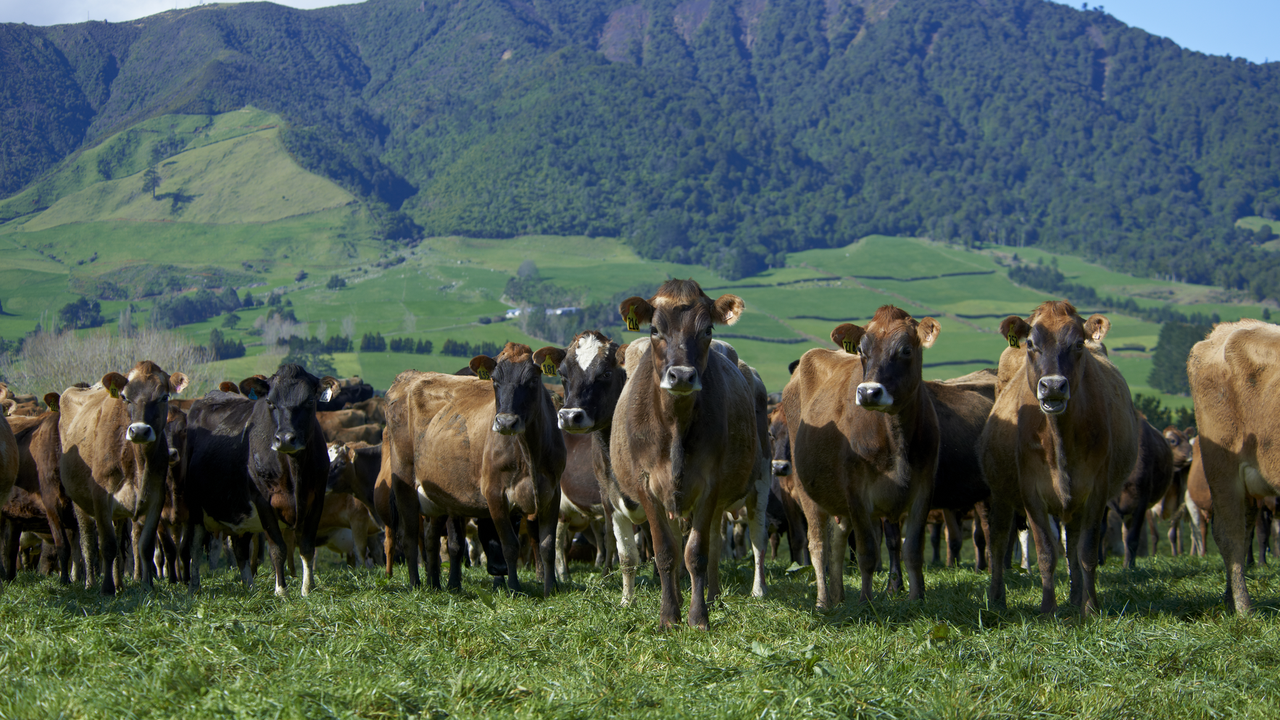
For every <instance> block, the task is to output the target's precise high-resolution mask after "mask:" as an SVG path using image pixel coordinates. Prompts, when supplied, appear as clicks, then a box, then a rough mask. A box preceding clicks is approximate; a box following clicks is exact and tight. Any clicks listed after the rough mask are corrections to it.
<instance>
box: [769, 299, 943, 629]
mask: <svg viewBox="0 0 1280 720" xmlns="http://www.w3.org/2000/svg"><path fill="white" fill-rule="evenodd" d="M939 332H941V327H940V326H939V325H938V322H937V321H936V320H934V319H933V318H925V319H923V320H920V321H916V320H915V319H914V318H912V317H911V316H910V315H908V314H907V313H906V312H905V311H903V310H901V309H899V308H896V307H893V306H892V305H886V306H884V307H881V308H880V309H879V310H877V311H876V314H875V316H874V317H873V318H872V319H871V322H869V323H868V324H867V326H866V327H865V328H862V327H858V326H857V325H853V324H849V323H846V324H844V325H841V326H839V327H837V328H836V329H835V330H834V331H833V332H832V333H831V338H832V340H833V341H834V342H835V343H836V344H837V345H839V346H842V347H843V350H826V349H823V348H815V349H813V350H810V351H809V352H807V353H805V354H804V356H803V357H802V358H800V365H799V366H798V367H796V371H795V373H794V374H793V375H792V376H791V381H790V382H788V383H787V387H786V388H785V389H784V390H783V393H782V406H783V408H784V411H785V412H786V416H787V421H788V423H787V425H788V431H789V432H790V434H791V448H792V467H793V468H794V472H795V475H796V478H797V479H798V480H799V482H800V484H801V485H802V486H803V487H804V489H805V492H806V494H808V496H809V497H810V498H811V499H812V505H811V504H808V503H805V516H806V519H807V520H808V524H809V554H810V556H811V557H812V558H813V566H814V570H815V571H816V575H817V584H818V599H817V604H818V607H820V608H830V607H832V606H834V605H835V604H838V603H839V602H842V601H843V599H844V597H843V596H844V586H843V582H842V574H843V567H844V553H843V551H842V548H843V547H844V545H845V542H846V541H847V537H848V534H849V531H850V530H852V531H853V532H854V533H855V535H856V540H857V548H858V568H859V570H860V571H861V574H862V589H861V593H860V597H861V599H862V600H863V601H870V600H871V576H872V573H873V572H874V571H875V568H876V564H877V561H878V560H879V555H880V545H879V542H878V538H877V537H876V534H875V530H876V528H877V527H878V526H879V525H880V522H881V519H882V518H883V519H885V520H888V521H889V522H891V523H896V522H904V526H903V533H902V536H903V541H904V547H903V550H904V555H905V558H906V566H907V577H908V581H909V583H910V588H911V590H910V593H909V595H908V597H909V598H910V599H913V600H914V599H917V598H920V597H923V595H924V573H923V566H924V528H925V520H926V518H927V516H928V514H929V500H930V497H931V495H932V493H933V486H934V475H935V472H936V469H937V462H938V448H939V431H938V415H937V412H936V410H935V408H934V399H933V393H932V392H931V391H930V389H929V388H928V387H927V386H926V385H925V384H924V383H923V381H922V378H921V370H922V357H923V350H924V349H926V348H929V347H932V346H933V343H934V341H935V340H937V338H938V333H939ZM855 353H856V354H855ZM815 506H816V507H815ZM832 516H839V517H841V518H847V519H848V520H847V522H846V525H844V526H841V527H839V529H838V531H835V532H833V531H832V529H831V526H832V524H831V522H830V518H831V517H832ZM829 543H830V544H829ZM832 545H834V547H832ZM828 572H830V578H829V577H828Z"/></svg>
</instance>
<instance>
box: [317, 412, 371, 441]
mask: <svg viewBox="0 0 1280 720" xmlns="http://www.w3.org/2000/svg"><path fill="white" fill-rule="evenodd" d="M316 421H317V422H319V423H320V429H321V430H323V431H324V437H325V439H326V440H327V441H328V442H341V441H340V440H335V439H334V436H335V435H337V433H338V432H339V431H341V430H343V429H344V428H353V427H359V426H361V425H367V424H369V422H370V420H369V418H368V416H367V415H365V414H364V411H363V410H356V409H354V408H346V409H345V410H332V411H328V412H325V411H320V412H317V413H316Z"/></svg>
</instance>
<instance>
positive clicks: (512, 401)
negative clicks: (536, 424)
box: [469, 342, 542, 435]
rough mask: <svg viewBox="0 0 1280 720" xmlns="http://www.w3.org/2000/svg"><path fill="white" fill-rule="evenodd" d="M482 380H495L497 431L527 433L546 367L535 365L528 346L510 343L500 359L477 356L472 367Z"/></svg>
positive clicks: (495, 425)
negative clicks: (543, 369)
mask: <svg viewBox="0 0 1280 720" xmlns="http://www.w3.org/2000/svg"><path fill="white" fill-rule="evenodd" d="M469 367H470V368H471V370H472V372H474V373H475V374H476V375H477V376H478V377H480V378H487V379H489V380H492V381H493V397H494V401H495V403H494V415H493V431H494V432H497V433H501V434H503V435H517V434H519V433H522V432H524V429H525V427H526V426H528V424H529V420H530V419H531V418H532V417H533V414H534V413H535V412H537V410H538V404H539V401H540V398H541V395H540V393H541V392H542V368H540V367H539V366H538V365H536V364H534V362H533V351H532V350H530V349H529V346H528V345H520V344H518V343H511V342H509V343H507V346H506V347H504V348H502V352H500V353H498V357H496V358H491V357H489V356H488V355H477V356H475V357H473V358H471V365H470V366H469Z"/></svg>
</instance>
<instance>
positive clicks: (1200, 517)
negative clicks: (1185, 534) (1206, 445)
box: [1183, 438, 1213, 557]
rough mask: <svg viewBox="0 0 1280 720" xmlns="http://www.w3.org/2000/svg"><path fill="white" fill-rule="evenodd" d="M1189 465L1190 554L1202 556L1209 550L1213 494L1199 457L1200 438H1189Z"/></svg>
mask: <svg viewBox="0 0 1280 720" xmlns="http://www.w3.org/2000/svg"><path fill="white" fill-rule="evenodd" d="M1191 448H1192V451H1191V467H1190V468H1189V469H1188V470H1187V491H1186V493H1185V495H1184V496H1183V497H1184V499H1185V500H1186V503H1187V520H1188V521H1189V522H1190V523H1191V554H1192V555H1195V556H1197V557H1204V556H1205V554H1207V553H1208V551H1209V521H1211V520H1212V519H1213V496H1212V495H1211V494H1210V492H1209V481H1208V479H1207V478H1206V477H1205V474H1204V460H1203V459H1201V457H1200V439H1199V438H1191Z"/></svg>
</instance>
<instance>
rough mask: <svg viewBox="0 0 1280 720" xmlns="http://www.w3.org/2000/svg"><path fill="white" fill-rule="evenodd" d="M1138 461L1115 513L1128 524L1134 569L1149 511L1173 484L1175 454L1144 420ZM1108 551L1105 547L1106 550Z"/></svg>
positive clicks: (1128, 561) (1127, 549) (1127, 547)
mask: <svg viewBox="0 0 1280 720" xmlns="http://www.w3.org/2000/svg"><path fill="white" fill-rule="evenodd" d="M1139 426H1140V428H1141V437H1142V440H1141V443H1140V446H1139V452H1138V461H1137V462H1136V463H1134V466H1133V471H1132V472H1130V473H1129V477H1127V478H1125V481H1124V485H1123V486H1122V487H1121V488H1120V493H1119V494H1118V495H1116V496H1115V498H1113V499H1112V501H1111V509H1112V510H1113V511H1114V512H1116V513H1117V514H1119V515H1120V517H1121V518H1123V520H1124V566H1125V567H1126V568H1132V567H1133V566H1134V563H1135V561H1136V558H1137V554H1138V543H1139V541H1140V540H1141V539H1142V527H1143V524H1144V523H1145V522H1146V518H1147V510H1148V509H1150V508H1151V507H1152V506H1153V505H1155V504H1156V503H1157V502H1159V501H1160V500H1161V498H1163V497H1164V495H1165V492H1166V491H1167V490H1168V489H1169V486H1170V485H1171V484H1172V480H1173V450H1172V449H1171V448H1170V447H1169V442H1168V441H1167V440H1166V439H1165V437H1164V435H1163V434H1162V433H1161V432H1160V431H1159V430H1157V429H1156V428H1155V426H1153V425H1152V424H1151V423H1150V422H1148V421H1147V420H1146V418H1143V419H1142V420H1141V422H1140V423H1139ZM1104 551H1105V547H1104Z"/></svg>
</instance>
